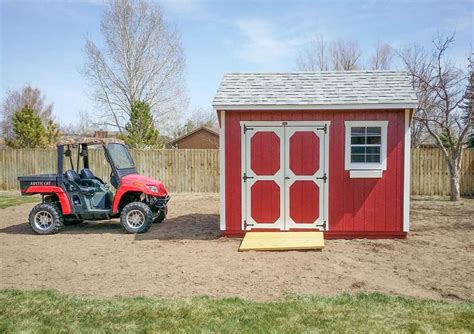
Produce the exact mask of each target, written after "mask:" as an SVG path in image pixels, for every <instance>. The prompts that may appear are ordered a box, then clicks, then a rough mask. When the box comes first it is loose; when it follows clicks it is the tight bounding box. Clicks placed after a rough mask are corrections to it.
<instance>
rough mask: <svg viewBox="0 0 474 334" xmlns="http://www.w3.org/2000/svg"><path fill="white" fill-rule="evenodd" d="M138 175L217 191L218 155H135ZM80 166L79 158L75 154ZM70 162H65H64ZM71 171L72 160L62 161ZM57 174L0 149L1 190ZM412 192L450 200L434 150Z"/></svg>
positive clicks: (423, 151) (24, 154) (99, 165)
mask: <svg viewBox="0 0 474 334" xmlns="http://www.w3.org/2000/svg"><path fill="white" fill-rule="evenodd" d="M131 153H132V156H133V158H134V160H135V163H136V165H137V169H138V172H139V173H141V174H144V175H148V176H151V177H153V178H155V179H158V180H162V181H163V182H164V184H165V185H166V187H167V188H168V189H169V191H171V192H218V191H219V151H218V150H131ZM103 154H104V153H103V150H101V149H97V150H95V149H94V150H90V151H89V160H90V168H91V169H92V171H93V172H94V173H95V174H96V175H97V176H99V177H101V178H103V179H104V180H106V181H107V182H108V180H109V175H110V167H109V165H108V163H107V162H106V160H105V158H104V155H103ZM72 158H73V161H74V164H75V163H76V158H77V156H75V154H74V155H73V157H72ZM65 159H67V158H65ZM64 165H65V166H64V168H65V169H68V168H70V167H68V166H69V161H66V160H65V162H64ZM55 171H56V151H55V150H41V149H24V150H11V149H0V190H14V189H18V181H17V179H16V178H17V176H20V175H31V174H41V173H51V172H55ZM411 193H412V194H413V195H448V194H449V175H448V170H447V167H446V162H445V159H444V156H443V154H442V152H441V151H440V150H439V149H436V148H420V149H413V150H412V158H411ZM461 193H462V194H464V195H473V194H474V150H465V151H464V156H463V165H462V171H461Z"/></svg>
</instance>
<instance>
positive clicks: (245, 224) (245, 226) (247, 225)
mask: <svg viewBox="0 0 474 334" xmlns="http://www.w3.org/2000/svg"><path fill="white" fill-rule="evenodd" d="M249 226H253V224H247V221H246V220H244V230H246V229H247V227H249Z"/></svg>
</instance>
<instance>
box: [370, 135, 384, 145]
mask: <svg viewBox="0 0 474 334" xmlns="http://www.w3.org/2000/svg"><path fill="white" fill-rule="evenodd" d="M380 143H381V137H380V136H378V137H375V136H372V137H367V144H380Z"/></svg>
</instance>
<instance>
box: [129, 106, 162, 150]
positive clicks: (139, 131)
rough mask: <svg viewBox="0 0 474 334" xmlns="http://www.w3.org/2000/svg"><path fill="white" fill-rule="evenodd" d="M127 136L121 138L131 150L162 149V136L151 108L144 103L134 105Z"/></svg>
mask: <svg viewBox="0 0 474 334" xmlns="http://www.w3.org/2000/svg"><path fill="white" fill-rule="evenodd" d="M125 131H126V134H124V135H122V136H120V138H121V139H123V141H125V144H126V145H127V146H129V147H131V148H150V147H160V146H162V144H161V143H160V141H159V137H160V134H159V132H158V130H157V129H156V127H155V123H154V121H153V116H152V115H151V111H150V106H149V105H148V103H146V102H143V101H134V102H133V103H132V108H131V113H130V120H129V122H128V123H127V125H126V126H125Z"/></svg>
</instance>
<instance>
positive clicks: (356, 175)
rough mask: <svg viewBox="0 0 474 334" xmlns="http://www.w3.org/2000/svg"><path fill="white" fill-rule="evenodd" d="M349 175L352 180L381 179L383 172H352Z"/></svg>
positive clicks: (379, 170)
mask: <svg viewBox="0 0 474 334" xmlns="http://www.w3.org/2000/svg"><path fill="white" fill-rule="evenodd" d="M349 175H350V178H351V179H380V178H382V175H383V171H382V170H381V169H371V170H362V169H361V170H351V171H350V172H349Z"/></svg>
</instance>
